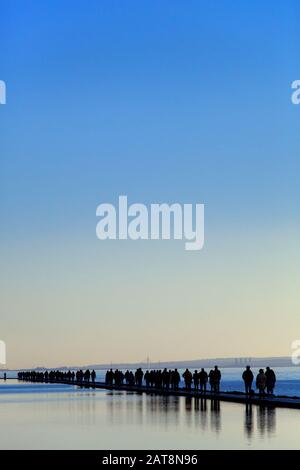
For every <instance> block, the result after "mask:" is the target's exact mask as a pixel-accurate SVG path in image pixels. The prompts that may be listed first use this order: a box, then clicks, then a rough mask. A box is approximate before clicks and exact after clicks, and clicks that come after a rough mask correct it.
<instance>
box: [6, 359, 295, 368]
mask: <svg viewBox="0 0 300 470" xmlns="http://www.w3.org/2000/svg"><path fill="white" fill-rule="evenodd" d="M215 365H218V366H219V367H220V368H226V367H245V366H246V365H250V366H252V367H263V368H265V367H266V366H270V367H292V366H294V364H293V363H292V361H291V358H290V357H289V356H287V357H226V358H224V357H216V358H206V359H191V360H185V361H160V362H150V361H149V362H133V363H129V362H118V363H117V362H115V363H109V364H108V363H103V364H101V363H99V364H96V363H95V364H84V365H83V364H80V365H78V364H77V365H68V366H67V365H61V366H53V367H43V366H38V367H34V368H33V369H35V370H43V369H59V370H64V369H110V368H111V367H112V368H113V369H136V368H138V367H142V368H144V369H146V368H147V367H149V368H151V369H162V368H164V367H167V368H168V369H174V368H175V367H177V368H178V369H183V368H186V367H189V368H195V369H199V368H200V367H205V368H212V367H213V366H215ZM294 367H298V366H294ZM6 370H7V369H6ZM14 370H17V369H14Z"/></svg>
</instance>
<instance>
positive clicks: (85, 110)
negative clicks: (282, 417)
mask: <svg viewBox="0 0 300 470" xmlns="http://www.w3.org/2000/svg"><path fill="white" fill-rule="evenodd" d="M299 10H300V7H299V2H298V1H297V0H294V1H283V0H282V1H278V2H271V1H267V0H263V1H262V0H251V1H247V0H246V1H243V2H238V1H233V0H224V1H220V0H219V1H208V0H207V1H204V0H202V1H198V0H197V1H196V0H195V1H193V0H188V1H183V0H180V1H178V0H172V1H163V2H162V1H158V0H151V1H150V0H145V1H140V0H127V1H124V0H120V1H116V0H98V1H95V0H89V1H88V2H86V1H83V0H75V1H74V0H72V1H71V0H70V1H67V0H59V1H58V0H51V1H50V0H47V1H46V0H45V1H43V2H40V1H37V0H35V1H29V0H22V1H21V0H16V1H14V2H11V1H9V0H0V41H1V54H0V74H1V75H0V79H2V80H5V82H6V85H7V104H6V105H5V106H0V133H1V138H0V156H1V162H0V217H1V248H0V250H1V270H0V276H1V279H0V282H1V299H0V308H1V328H0V339H2V340H4V341H6V344H7V360H8V362H7V365H8V367H11V368H12V367H31V366H37V365H46V366H51V365H52V366H53V365H60V364H67V365H68V364H86V363H96V362H98V363H101V362H102V363H103V362H109V361H118V362H119V361H120V362H121V361H124V362H126V361H142V360H144V359H145V358H146V357H147V355H149V357H150V359H152V360H153V361H157V360H177V359H178V360H180V359H196V358H201V357H216V356H223V357H225V356H263V355H290V353H291V349H290V347H291V342H292V341H293V340H294V339H297V338H300V315H299V292H300V282H299V268H300V252H299V238H300V230H299V229H300V217H299V201H300V185H299V171H300V162H299V156H300V152H299V150H300V144H299V131H300V106H295V105H292V104H291V83H292V81H293V80H296V79H300V61H299V51H298V49H299V43H300V41H299V40H300V33H299V13H300V11H299ZM120 194H127V195H128V198H129V203H133V202H141V203H145V204H150V203H156V202H167V203H172V202H180V203H196V202H199V203H205V210H206V214H205V246H204V249H203V250H202V251H199V252H187V251H185V250H184V245H183V242H181V241H176V242H174V241H173V242H172V241H135V242H132V241H105V242H103V241H99V240H98V239H97V238H96V235H95V228H96V223H97V219H96V216H95V211H96V207H97V205H98V204H99V203H101V202H111V203H116V202H117V199H118V196H119V195H120Z"/></svg>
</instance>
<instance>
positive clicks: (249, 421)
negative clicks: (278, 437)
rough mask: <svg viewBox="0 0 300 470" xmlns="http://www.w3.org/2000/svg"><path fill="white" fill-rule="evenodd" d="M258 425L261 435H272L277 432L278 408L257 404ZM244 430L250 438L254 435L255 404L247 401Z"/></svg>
mask: <svg viewBox="0 0 300 470" xmlns="http://www.w3.org/2000/svg"><path fill="white" fill-rule="evenodd" d="M254 408H255V410H256V425H257V431H258V433H259V435H260V437H264V436H265V435H268V436H272V435H273V434H275V433H276V408H275V407H271V406H255V407H254ZM244 431H245V435H246V436H247V438H248V439H251V438H252V437H253V433H254V419H253V405H251V404H250V403H247V404H246V406H245V417H244Z"/></svg>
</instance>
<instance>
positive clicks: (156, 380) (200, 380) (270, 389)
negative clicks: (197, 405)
mask: <svg viewBox="0 0 300 470" xmlns="http://www.w3.org/2000/svg"><path fill="white" fill-rule="evenodd" d="M18 378H19V380H28V381H31V382H74V384H75V383H76V384H78V383H79V384H90V383H92V384H94V383H95V380H96V372H95V371H94V370H92V371H90V370H89V369H87V370H85V371H83V370H81V369H80V370H77V371H76V372H74V371H71V370H69V371H65V372H62V371H59V370H51V371H47V370H46V371H45V372H40V371H25V372H19V373H18ZM182 378H183V380H184V385H185V389H186V390H188V391H190V390H192V389H193V390H195V391H199V392H200V393H206V391H207V385H209V386H210V392H211V393H214V394H218V393H219V392H220V382H221V371H220V370H219V368H218V366H215V367H214V368H213V369H211V370H210V372H209V373H207V372H206V371H205V369H204V368H202V369H201V370H200V371H198V370H195V371H194V372H191V371H190V370H189V369H186V370H185V371H184V373H183V374H182ZM242 378H243V381H244V385H245V393H246V395H247V396H251V395H254V393H255V392H254V390H253V389H252V385H253V382H254V375H253V372H252V370H251V367H250V366H247V367H246V369H245V370H244V372H243V374H242ZM180 381H181V376H180V373H179V372H178V370H177V369H174V370H171V369H169V370H167V368H165V369H163V370H146V372H145V373H144V372H143V370H142V369H141V368H138V369H137V370H136V371H135V372H133V371H131V370H126V372H123V371H121V370H119V369H116V370H115V371H113V369H110V370H108V371H107V372H106V375H105V383H106V385H109V386H113V385H116V386H121V385H124V384H126V385H127V386H137V387H142V386H143V385H145V386H146V387H147V388H155V389H162V390H178V389H179V384H180ZM255 384H256V388H257V389H258V392H259V396H260V397H263V396H265V395H266V394H267V395H269V396H273V393H274V388H275V384H276V375H275V372H274V371H273V370H272V369H271V368H270V367H266V370H265V371H264V370H263V369H259V372H258V374H257V376H256V381H255Z"/></svg>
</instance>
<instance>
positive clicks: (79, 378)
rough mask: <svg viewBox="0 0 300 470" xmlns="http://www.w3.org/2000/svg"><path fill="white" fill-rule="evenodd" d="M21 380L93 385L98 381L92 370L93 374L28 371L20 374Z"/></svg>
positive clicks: (85, 372) (88, 372)
mask: <svg viewBox="0 0 300 470" xmlns="http://www.w3.org/2000/svg"><path fill="white" fill-rule="evenodd" d="M18 379H19V380H29V381H30V382H63V381H66V382H74V383H75V379H76V382H79V383H89V382H90V381H91V382H92V383H94V382H95V380H96V372H95V371H94V370H92V372H91V371H90V370H89V369H87V370H86V371H83V370H77V371H76V373H75V372H74V371H71V370H68V371H67V372H61V371H59V370H51V371H47V370H46V371H45V372H38V371H35V370H31V371H26V372H19V373H18Z"/></svg>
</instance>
